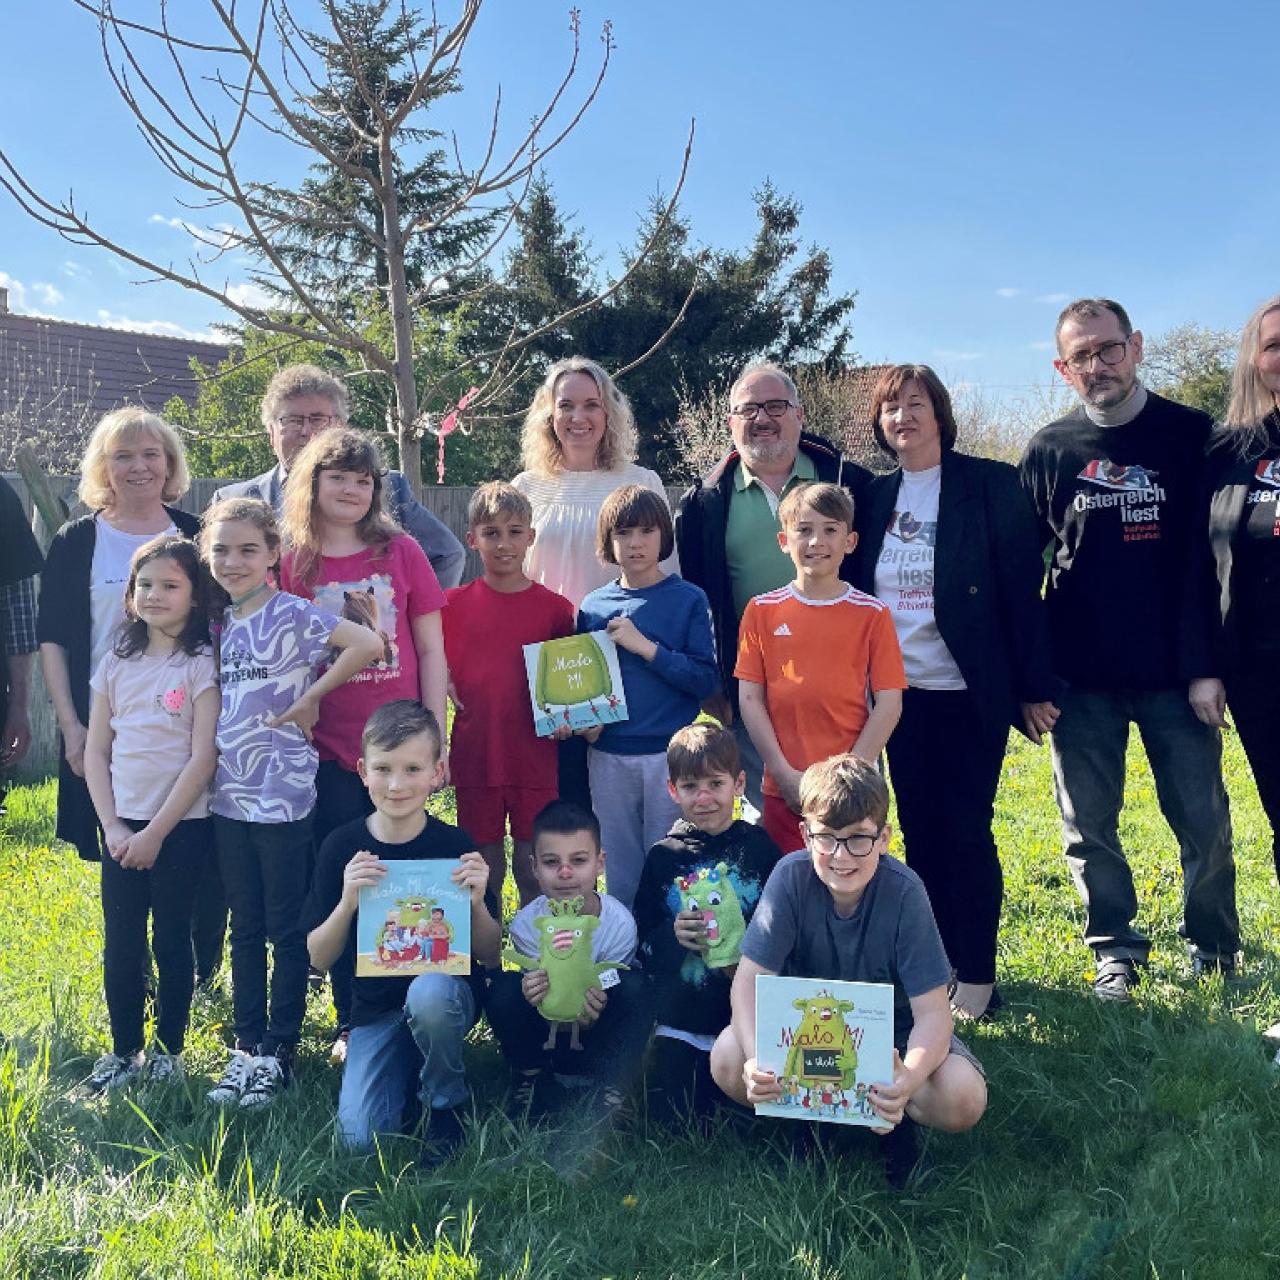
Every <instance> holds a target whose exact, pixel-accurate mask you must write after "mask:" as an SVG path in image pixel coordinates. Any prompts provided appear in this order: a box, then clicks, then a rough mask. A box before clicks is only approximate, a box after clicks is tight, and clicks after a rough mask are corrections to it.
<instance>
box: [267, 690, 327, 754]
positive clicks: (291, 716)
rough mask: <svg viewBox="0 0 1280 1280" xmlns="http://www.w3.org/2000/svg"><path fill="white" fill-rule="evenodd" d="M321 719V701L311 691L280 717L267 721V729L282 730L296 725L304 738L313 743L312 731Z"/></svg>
mask: <svg viewBox="0 0 1280 1280" xmlns="http://www.w3.org/2000/svg"><path fill="white" fill-rule="evenodd" d="M319 719H320V699H319V698H314V697H312V696H311V692H310V690H308V691H307V692H306V693H304V694H303V695H302V697H300V698H299V699H298V700H297V701H296V702H295V703H294V704H293V706H291V707H289V708H288V709H287V710H285V711H282V712H281V713H280V714H279V715H278V716H275V717H274V718H273V719H271V720H268V721H267V728H269V729H282V728H284V726H285V725H287V724H296V725H297V726H298V728H299V729H301V730H302V736H303V737H304V738H306V740H307V741H308V742H310V741H311V731H312V730H313V729H314V728H315V727H316V721H317V720H319Z"/></svg>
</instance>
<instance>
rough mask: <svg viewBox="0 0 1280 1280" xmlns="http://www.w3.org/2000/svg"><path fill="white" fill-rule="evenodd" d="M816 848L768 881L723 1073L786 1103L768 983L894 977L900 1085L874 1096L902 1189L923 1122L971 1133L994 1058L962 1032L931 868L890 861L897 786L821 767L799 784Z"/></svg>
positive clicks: (731, 1090) (846, 760)
mask: <svg viewBox="0 0 1280 1280" xmlns="http://www.w3.org/2000/svg"><path fill="white" fill-rule="evenodd" d="M800 806H801V813H802V814H803V818H804V822H803V831H804V839H805V843H806V845H807V846H808V852H807V853H806V852H804V851H801V852H798V853H793V854H789V855H788V856H787V857H785V858H783V859H782V861H781V862H779V863H778V865H777V867H776V868H775V869H774V872H773V874H772V875H771V876H770V877H769V882H768V884H766V885H765V888H764V895H763V897H762V898H761V899H760V905H759V906H758V907H757V908H756V912H755V915H754V916H753V917H752V920H751V924H750V925H749V926H748V928H747V933H746V937H745V938H744V940H743V943H742V959H741V961H740V962H739V964H738V971H737V973H736V974H735V975H734V979H733V990H732V993H731V1002H732V1006H733V1020H732V1021H731V1022H730V1024H729V1026H728V1027H727V1028H725V1030H724V1031H723V1032H721V1034H720V1037H719V1039H717V1041H716V1043H715V1047H714V1048H713V1049H712V1051H711V1074H712V1076H713V1077H714V1078H715V1082H716V1083H717V1084H718V1085H719V1086H720V1088H722V1089H723V1090H724V1091H725V1093H727V1094H728V1095H729V1096H730V1097H731V1098H733V1099H735V1100H736V1101H738V1102H741V1103H744V1104H748V1105H754V1104H755V1103H758V1102H776V1101H777V1100H778V1099H779V1098H780V1097H781V1094H782V1089H781V1086H780V1083H779V1081H778V1078H777V1076H776V1075H774V1074H773V1073H772V1072H768V1071H760V1070H758V1069H757V1067H756V1048H755V1045H756V979H757V978H758V977H759V976H760V975H762V974H765V975H771V974H779V973H783V974H787V975H789V976H792V977H798V978H833V979H838V980H840V981H846V982H887V983H892V984H893V1006H894V1008H893V1039H894V1051H893V1082H892V1083H891V1084H876V1085H872V1086H871V1089H870V1091H869V1097H870V1099H871V1105H872V1106H873V1107H874V1108H875V1111H876V1114H877V1115H878V1116H879V1117H880V1118H881V1119H882V1120H883V1121H884V1127H883V1128H877V1129H876V1130H875V1132H876V1133H879V1134H890V1133H894V1134H895V1136H896V1140H895V1142H894V1143H893V1144H892V1145H891V1147H890V1148H889V1150H887V1151H886V1153H885V1158H886V1163H887V1166H888V1172H889V1176H890V1179H891V1181H894V1182H895V1184H898V1185H900V1184H901V1183H902V1182H903V1181H905V1179H906V1177H907V1176H908V1175H909V1173H910V1170H911V1168H912V1167H913V1166H914V1164H915V1159H916V1134H915V1133H914V1131H913V1129H912V1125H913V1123H914V1124H922V1125H927V1126H928V1127H929V1128H933V1129H944V1130H946V1131H947V1132H950V1133H959V1132H962V1131H963V1130H965V1129H970V1128H972V1127H973V1126H974V1125H975V1124H977V1123H978V1120H979V1119H980V1118H981V1116H982V1113H983V1111H984V1110H985V1109H986V1105H987V1086H986V1079H985V1077H984V1075H983V1071H982V1067H981V1065H980V1064H979V1062H978V1060H977V1059H976V1058H975V1057H974V1056H973V1054H972V1053H970V1052H969V1050H968V1049H967V1048H966V1047H965V1046H964V1044H963V1043H962V1042H961V1041H960V1039H959V1038H958V1037H957V1036H956V1035H955V1034H954V1033H953V1031H952V1023H951V1005H950V1002H949V1001H948V999H947V982H948V980H949V979H950V976H951V969H950V966H949V965H948V963H947V956H946V952H945V951H944V950H943V947H942V940H941V938H940V937H939V936H938V929H937V926H936V925H935V924H934V921H933V912H932V911H931V910H930V908H929V898H928V895H927V894H926V893H925V889H924V885H923V884H922V883H921V881H920V877H919V876H917V875H916V873H915V872H914V871H912V870H911V869H910V868H909V867H907V866H906V865H905V864H904V863H901V862H899V861H897V860H896V859H894V858H885V857H882V856H881V855H882V854H883V853H884V850H885V847H886V845H887V844H888V840H889V834H890V828H889V826H888V823H887V821H886V819H887V818H888V814H889V792H888V789H887V788H886V786H885V784H884V779H883V778H881V776H880V774H879V773H878V772H877V770H876V768H875V766H874V765H872V764H869V763H868V762H866V761H864V760H860V759H858V758H857V757H856V756H853V755H844V756H837V757H835V758H834V759H831V760H826V761H824V762H823V763H821V764H815V765H811V766H810V767H809V768H808V769H806V770H805V772H804V776H803V777H802V778H801V780H800Z"/></svg>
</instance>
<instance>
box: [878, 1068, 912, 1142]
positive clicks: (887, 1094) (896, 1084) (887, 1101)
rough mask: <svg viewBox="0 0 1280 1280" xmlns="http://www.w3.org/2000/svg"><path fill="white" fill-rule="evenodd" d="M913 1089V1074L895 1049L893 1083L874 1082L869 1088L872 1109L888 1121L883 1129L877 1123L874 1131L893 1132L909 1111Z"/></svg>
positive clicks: (880, 1132)
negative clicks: (908, 1106)
mask: <svg viewBox="0 0 1280 1280" xmlns="http://www.w3.org/2000/svg"><path fill="white" fill-rule="evenodd" d="M913 1090H914V1082H913V1079H912V1076H911V1074H910V1072H908V1071H907V1069H906V1067H905V1066H903V1065H902V1058H901V1057H900V1056H899V1054H898V1051H897V1049H894V1051H893V1083H892V1084H873V1085H872V1086H871V1088H870V1089H868V1090H867V1097H868V1099H869V1100H870V1102H871V1107H872V1110H874V1111H875V1113H876V1115H878V1116H879V1117H880V1118H881V1119H882V1120H884V1121H886V1122H887V1123H886V1126H885V1127H884V1128H883V1129H882V1128H880V1127H879V1126H878V1125H877V1126H876V1127H875V1128H873V1129H872V1133H879V1134H885V1133H892V1132H893V1130H894V1129H895V1128H896V1127H897V1126H898V1125H900V1124H901V1123H902V1117H903V1116H904V1115H906V1113H907V1103H908V1102H910V1101H911V1094H912V1092H913Z"/></svg>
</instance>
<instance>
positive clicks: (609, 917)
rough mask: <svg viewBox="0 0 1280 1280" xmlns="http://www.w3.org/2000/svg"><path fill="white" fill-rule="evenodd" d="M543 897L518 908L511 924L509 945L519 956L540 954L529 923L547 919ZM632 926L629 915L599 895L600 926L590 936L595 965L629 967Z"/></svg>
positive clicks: (634, 943)
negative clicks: (610, 964)
mask: <svg viewBox="0 0 1280 1280" xmlns="http://www.w3.org/2000/svg"><path fill="white" fill-rule="evenodd" d="M549 914H550V912H549V911H548V910H547V897H546V894H540V895H539V896H538V897H536V898H534V900H533V901H532V902H531V903H529V905H528V906H527V907H521V908H520V910H519V911H517V912H516V914H515V915H514V916H513V917H512V920H511V945H512V946H513V947H515V949H516V950H517V951H518V952H520V954H521V955H522V956H529V957H531V958H533V959H536V958H537V956H538V954H539V950H540V940H539V938H538V932H537V930H536V929H535V928H534V927H533V922H534V921H535V920H536V919H537V918H538V917H539V916H545V915H549ZM637 945H638V944H637V939H636V922H635V921H634V920H633V919H632V918H631V912H630V911H628V910H627V909H626V907H624V906H623V905H622V903H621V902H619V901H618V899H617V898H611V897H610V896H609V895H608V894H607V893H602V894H601V895H600V923H599V924H598V925H597V926H596V929H595V932H594V933H593V934H592V935H591V959H592V960H593V961H595V963H596V964H603V963H604V962H605V961H606V960H613V961H615V962H616V963H618V964H630V963H631V962H632V961H633V960H634V959H635V958H636V946H637Z"/></svg>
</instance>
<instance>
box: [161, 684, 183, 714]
mask: <svg viewBox="0 0 1280 1280" xmlns="http://www.w3.org/2000/svg"><path fill="white" fill-rule="evenodd" d="M156 704H157V705H158V706H159V707H160V709H161V710H162V711H167V712H168V713H169V714H170V715H171V716H180V715H181V714H182V708H183V707H184V706H186V704H187V690H186V688H185V687H184V686H183V685H176V686H175V687H174V688H172V689H166V690H165V691H164V692H163V693H158V694H156Z"/></svg>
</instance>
